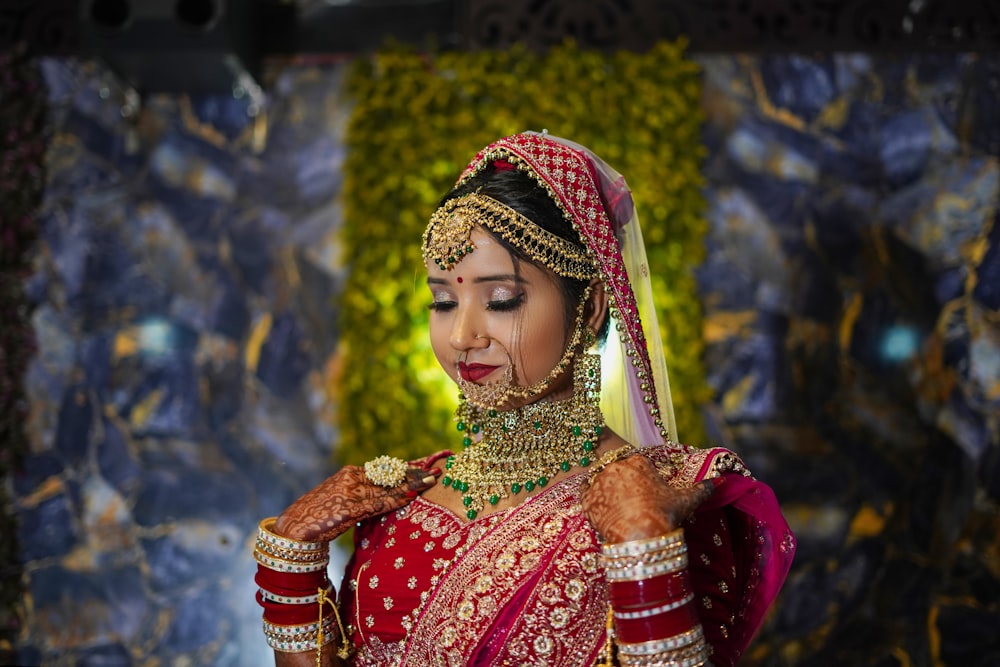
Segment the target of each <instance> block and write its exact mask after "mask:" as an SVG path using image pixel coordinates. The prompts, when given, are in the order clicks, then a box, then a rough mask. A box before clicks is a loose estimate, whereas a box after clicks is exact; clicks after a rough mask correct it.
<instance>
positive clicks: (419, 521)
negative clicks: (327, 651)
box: [340, 445, 794, 667]
mask: <svg viewBox="0 0 1000 667" xmlns="http://www.w3.org/2000/svg"><path fill="white" fill-rule="evenodd" d="M643 451H644V453H645V454H646V455H647V456H649V457H650V459H651V460H652V461H653V462H654V463H655V464H656V466H657V468H658V469H659V471H660V473H661V474H662V475H663V476H664V478H665V479H666V480H667V481H668V482H669V483H671V484H676V485H679V486H689V485H691V484H693V483H695V482H697V481H699V480H700V479H703V478H705V477H712V476H716V475H720V474H725V475H727V476H728V477H729V479H727V481H726V484H724V485H723V486H722V487H720V488H719V489H718V490H717V491H716V493H715V494H714V495H713V496H712V498H711V499H710V500H709V501H708V502H707V503H705V505H703V506H702V507H701V508H700V509H699V510H698V511H697V512H696V513H695V515H694V516H692V517H691V518H690V519H689V520H688V521H687V522H686V524H685V537H686V540H687V544H688V549H689V559H690V560H689V566H688V569H689V571H690V573H691V577H692V584H693V586H694V590H695V594H696V598H697V600H698V607H699V608H698V611H699V616H700V618H701V623H702V626H703V628H704V630H705V635H706V639H707V641H708V643H709V644H710V645H711V647H712V651H713V653H712V662H713V664H714V665H716V667H730V666H732V665H735V664H736V662H737V660H738V659H739V656H740V654H741V653H742V652H743V650H744V649H745V648H746V646H747V644H749V642H750V640H751V639H752V637H753V635H754V634H755V633H756V631H757V629H758V628H759V626H760V624H761V622H762V621H763V616H764V612H765V611H766V610H767V607H768V606H770V604H771V602H772V601H773V599H774V597H775V595H776V594H777V591H778V589H779V588H780V585H781V583H782V582H783V581H784V578H785V576H786V574H787V571H788V566H789V565H790V563H791V557H792V553H793V552H794V538H792V536H791V533H790V532H789V531H788V527H787V524H786V523H785V521H784V519H783V518H782V517H781V514H780V511H779V510H778V508H777V502H776V501H775V499H774V495H773V493H771V491H770V489H769V488H768V487H767V486H765V485H764V484H762V483H760V482H757V481H755V480H753V479H752V478H751V477H750V476H749V473H748V472H747V471H746V469H745V467H744V466H743V464H742V462H741V461H740V460H739V459H738V458H737V457H736V456H735V455H734V454H732V453H731V452H728V451H727V450H722V449H713V450H697V449H691V448H687V447H682V446H677V445H668V446H661V447H653V448H648V449H645V450H643ZM437 456H441V455H436V456H435V457H431V458H429V459H427V461H428V462H432V461H433V460H434V459H435V458H437ZM586 478H587V475H586V472H583V473H580V474H577V475H574V476H572V477H570V478H567V479H565V480H563V481H562V482H560V483H558V484H554V485H552V486H550V487H549V488H546V489H545V490H543V491H542V492H541V493H539V494H537V495H535V496H533V497H532V498H530V499H529V500H527V501H525V502H524V503H522V504H521V505H519V506H517V507H514V508H511V509H508V510H504V511H501V512H496V513H494V514H488V515H485V516H482V517H480V518H477V519H476V520H473V521H466V520H465V519H464V518H460V517H458V516H457V515H455V514H454V513H452V512H451V511H450V510H448V509H446V508H443V507H441V506H438V505H435V504H433V503H430V502H428V501H425V500H423V499H422V498H417V499H416V500H414V502H413V503H411V504H410V505H408V506H407V507H405V508H403V509H400V510H398V511H396V512H393V513H390V514H388V515H383V516H381V517H376V518H374V519H371V520H369V521H366V522H364V523H362V524H361V525H360V526H359V527H358V529H357V530H356V531H355V553H354V555H353V557H352V558H351V561H350V563H349V564H348V567H347V571H346V573H345V576H344V582H343V584H342V586H341V588H340V590H341V606H342V609H343V610H344V612H345V614H344V618H345V620H347V622H348V625H349V627H348V633H349V634H350V635H351V638H352V642H353V644H354V646H355V649H356V654H355V657H354V664H355V665H356V666H358V667H374V666H375V665H379V666H387V665H391V666H393V667H403V666H414V667H415V666H418V665H419V666H427V665H435V666H437V665H441V666H454V667H457V666H459V665H476V666H483V667H486V666H500V665H517V666H527V665H532V666H534V665H537V666H539V667H541V666H543V665H544V666H546V667H559V666H564V667H580V666H581V665H590V664H593V663H594V661H595V660H596V658H597V657H598V654H599V652H600V651H601V649H602V647H603V645H604V643H605V627H606V618H607V610H608V592H607V583H606V581H605V579H604V572H603V570H602V568H601V566H600V561H599V557H598V556H599V553H600V547H599V542H598V536H597V535H596V533H595V531H594V529H593V528H592V527H591V525H590V522H589V521H588V520H587V518H586V516H585V515H584V513H583V510H582V508H581V505H580V493H581V488H582V485H583V483H584V482H585V480H586Z"/></svg>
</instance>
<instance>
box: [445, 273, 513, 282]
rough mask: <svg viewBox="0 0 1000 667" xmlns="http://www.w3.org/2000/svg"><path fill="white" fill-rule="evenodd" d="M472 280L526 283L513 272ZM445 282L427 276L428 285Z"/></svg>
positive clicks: (473, 280)
mask: <svg viewBox="0 0 1000 667" xmlns="http://www.w3.org/2000/svg"><path fill="white" fill-rule="evenodd" d="M472 282H474V283H476V284H481V283H518V284H527V283H528V281H527V280H525V279H524V278H523V277H522V276H519V275H516V274H513V273H499V274H497V275H494V276H478V277H476V278H473V279H472ZM447 283H448V281H447V280H445V279H444V278H432V277H430V276H428V277H427V284H428V285H445V284H447Z"/></svg>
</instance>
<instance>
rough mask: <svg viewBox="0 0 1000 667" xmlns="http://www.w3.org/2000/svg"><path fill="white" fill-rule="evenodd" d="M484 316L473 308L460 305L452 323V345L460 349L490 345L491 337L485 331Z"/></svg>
mask: <svg viewBox="0 0 1000 667" xmlns="http://www.w3.org/2000/svg"><path fill="white" fill-rule="evenodd" d="M483 325H484V321H483V318H482V317H481V316H480V315H478V314H477V313H476V312H474V311H473V309H472V308H466V307H462V306H459V307H458V308H457V309H456V312H455V319H454V320H453V321H452V324H451V338H450V342H451V346H452V347H453V348H455V349H456V350H459V351H466V350H473V349H479V348H485V347H489V345H490V338H489V336H486V335H485V333H484V331H483Z"/></svg>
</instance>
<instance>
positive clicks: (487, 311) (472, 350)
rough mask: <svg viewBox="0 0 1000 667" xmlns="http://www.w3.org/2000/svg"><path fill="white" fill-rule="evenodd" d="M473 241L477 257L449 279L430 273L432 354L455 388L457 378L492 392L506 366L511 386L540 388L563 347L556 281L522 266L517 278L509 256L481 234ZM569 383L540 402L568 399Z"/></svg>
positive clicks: (561, 381) (433, 269)
mask: <svg viewBox="0 0 1000 667" xmlns="http://www.w3.org/2000/svg"><path fill="white" fill-rule="evenodd" d="M471 238H472V242H473V243H474V244H475V246H476V249H475V250H474V251H473V252H472V253H471V254H469V255H466V256H465V257H464V258H463V259H462V261H461V262H459V263H458V264H456V265H455V267H454V268H453V269H452V270H451V271H442V270H441V269H440V268H438V267H437V266H436V265H434V263H433V262H431V263H429V264H428V266H427V276H428V277H427V285H428V287H429V288H430V291H431V297H432V302H431V316H430V332H431V346H432V347H433V348H434V354H435V356H437V359H438V362H439V363H440V364H441V367H442V368H444V370H445V372H447V373H448V375H449V376H451V378H452V379H453V380H455V381H456V382H457V381H458V378H459V377H462V378H463V379H465V380H466V381H470V382H476V383H478V384H496V383H498V382H500V381H502V379H503V376H504V371H505V369H506V367H507V365H508V364H510V363H511V360H513V364H514V368H513V376H514V384H515V385H518V386H525V385H531V384H534V383H536V382H539V381H541V380H542V379H544V378H545V377H546V376H548V374H549V373H550V372H551V371H552V369H553V368H554V367H555V365H556V363H557V362H558V361H559V359H560V357H561V356H562V353H563V350H564V349H565V346H566V343H567V332H566V319H565V312H566V309H565V306H564V301H563V299H564V297H563V293H562V291H561V290H560V288H559V285H558V283H557V282H556V279H555V276H554V274H552V273H549V272H548V271H546V270H544V269H541V268H538V267H537V266H535V265H533V264H531V263H529V262H524V261H521V262H518V265H517V270H516V271H515V268H514V260H513V259H512V258H511V256H510V254H509V253H508V252H507V249H506V248H504V247H503V246H502V245H500V243H498V242H497V241H496V239H494V238H493V237H492V236H490V235H489V234H487V233H486V232H484V231H483V230H482V229H480V228H476V229H474V230H473V232H472V235H471ZM508 353H509V355H510V356H509V357H508ZM569 376H570V373H564V374H563V376H562V377H560V378H558V379H557V380H556V381H555V382H554V383H553V384H552V385H551V386H550V387H549V389H548V390H547V391H545V392H544V393H543V394H542V395H543V396H548V397H549V398H551V399H561V398H565V397H568V396H569V395H570V393H571V392H572V386H571V378H570V377H569ZM511 407H514V406H513V405H512V406H511Z"/></svg>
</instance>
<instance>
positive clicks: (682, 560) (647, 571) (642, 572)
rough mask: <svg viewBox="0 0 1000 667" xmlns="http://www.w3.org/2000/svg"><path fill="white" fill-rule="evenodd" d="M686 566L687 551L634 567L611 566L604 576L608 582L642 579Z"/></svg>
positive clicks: (670, 572)
mask: <svg viewBox="0 0 1000 667" xmlns="http://www.w3.org/2000/svg"><path fill="white" fill-rule="evenodd" d="M687 566H688V555H687V552H685V553H682V554H681V555H679V556H674V557H673V558H671V559H670V560H666V561H663V562H661V563H657V564H655V565H636V566H634V567H623V568H612V569H610V570H605V572H604V576H605V578H606V579H607V580H608V581H609V582H619V581H642V580H643V579H651V578H653V577H658V576H660V575H661V574H673V573H675V572H680V571H681V570H683V569H685V568H686V567H687Z"/></svg>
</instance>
